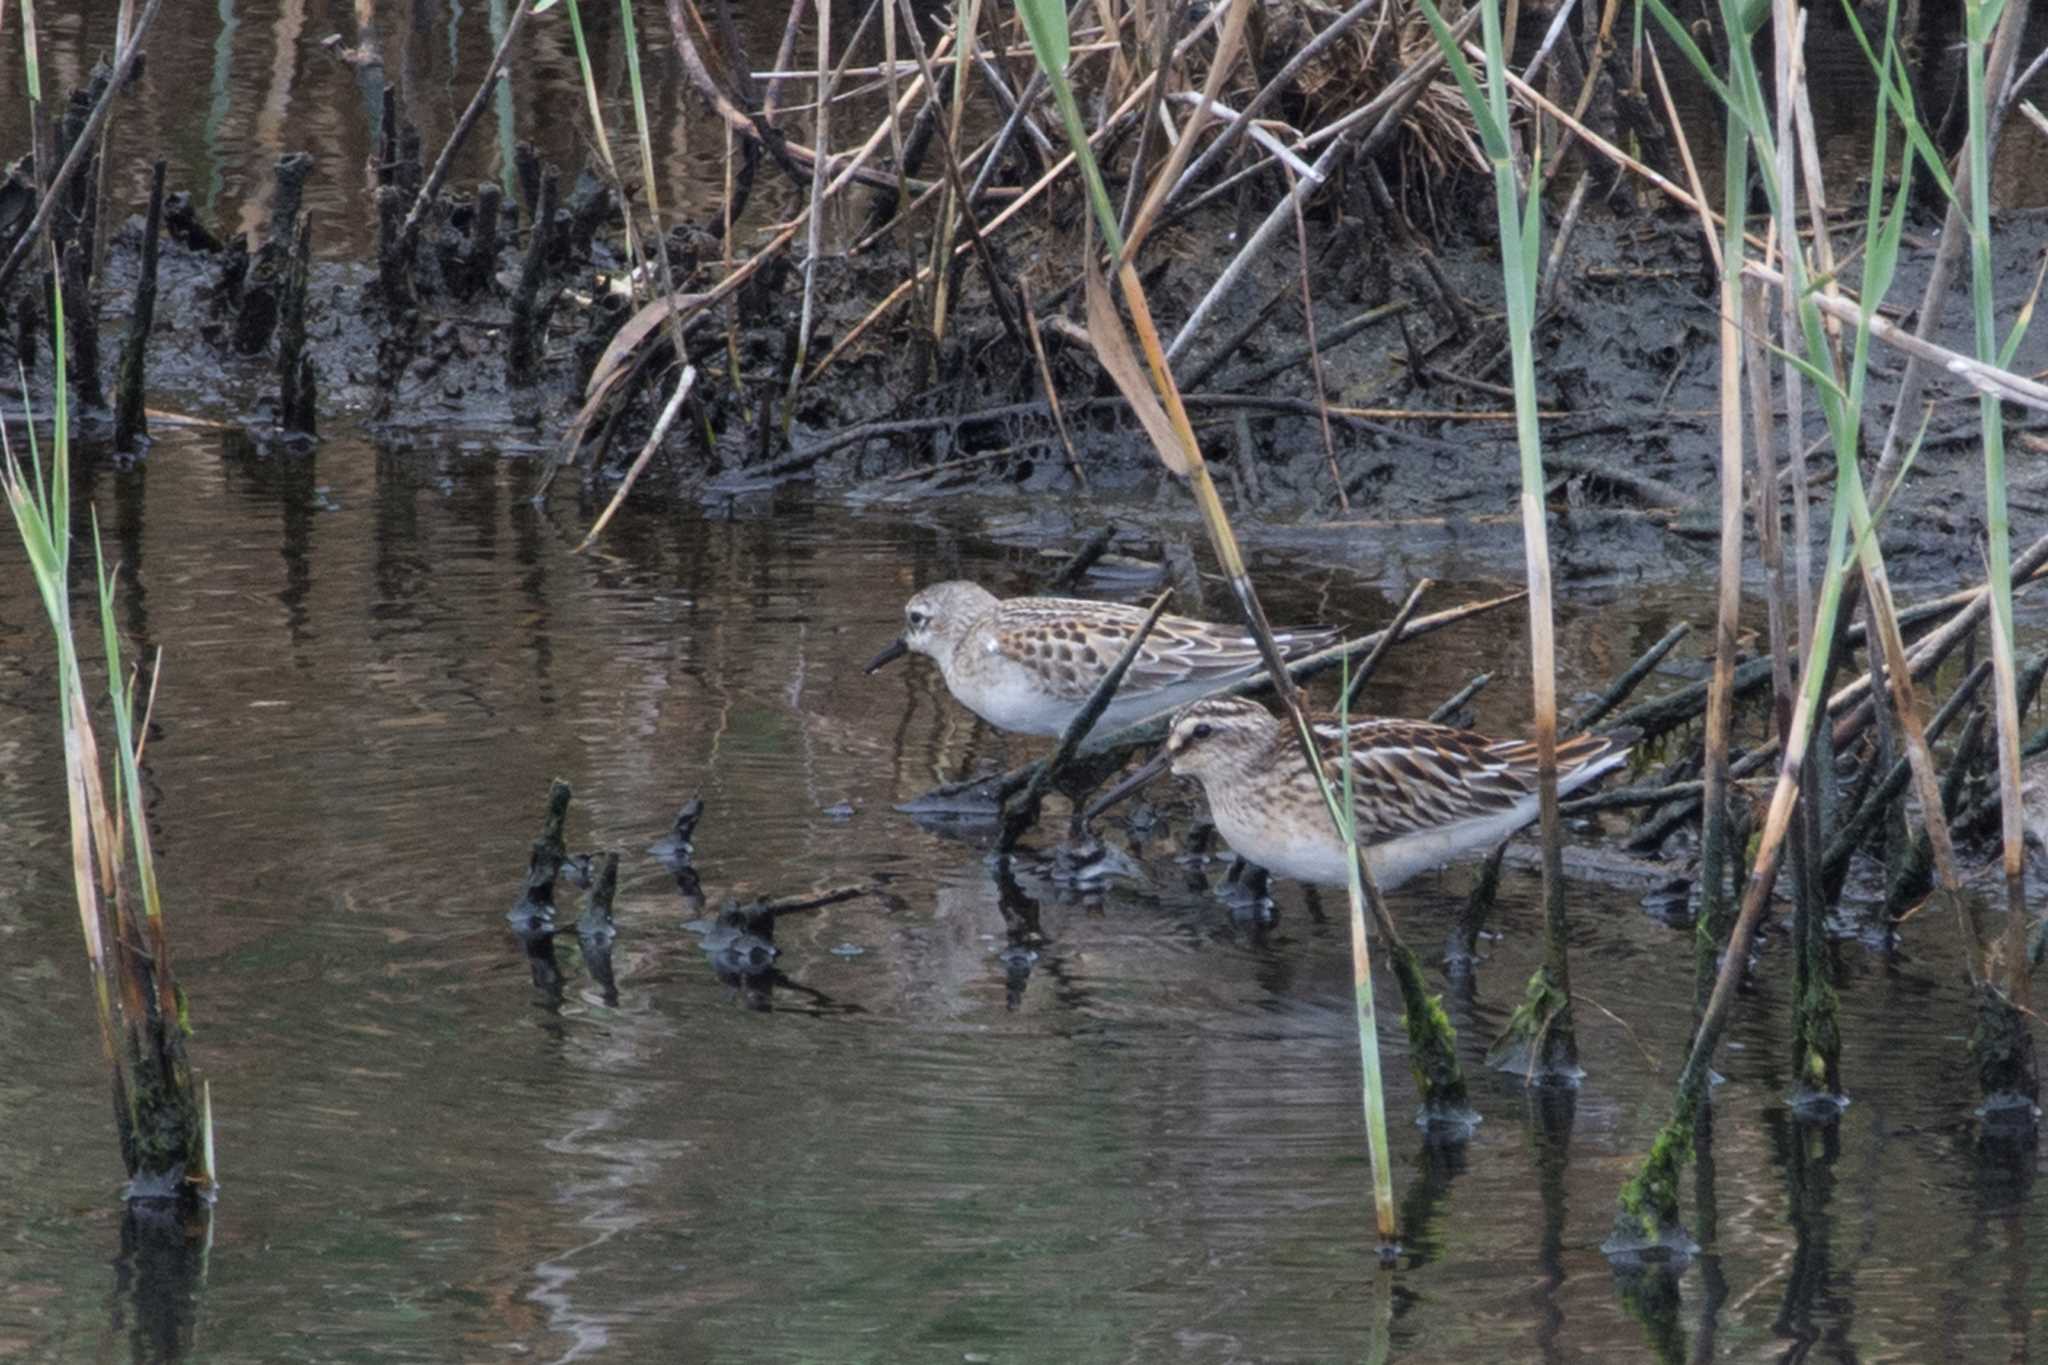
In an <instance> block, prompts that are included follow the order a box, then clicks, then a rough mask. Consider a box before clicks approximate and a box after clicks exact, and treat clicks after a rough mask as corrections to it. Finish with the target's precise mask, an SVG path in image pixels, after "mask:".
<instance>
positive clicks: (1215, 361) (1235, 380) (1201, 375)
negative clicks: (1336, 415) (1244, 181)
mask: <svg viewBox="0 0 2048 1365" xmlns="http://www.w3.org/2000/svg"><path fill="white" fill-rule="evenodd" d="M1274 301H1276V305H1278V303H1282V301H1286V291H1280V293H1276V295H1274ZM1411 307H1413V301H1411V299H1395V301H1391V303H1382V305H1378V307H1372V309H1366V311H1364V313H1360V315H1358V317H1348V319H1346V321H1341V323H1337V325H1335V327H1331V329H1329V336H1325V338H1321V350H1323V354H1329V352H1333V350H1335V348H1337V346H1343V344H1346V342H1350V340H1352V338H1354V336H1358V334H1360V332H1364V329H1366V327H1372V325H1374V323H1382V321H1386V319H1389V317H1397V315H1401V313H1405V311H1407V309H1411ZM1260 321H1264V317H1260ZM1247 336H1249V334H1247ZM1243 340H1245V338H1237V344H1243ZM1237 344H1233V346H1223V348H1219V350H1217V354H1214V356H1212V358H1210V360H1206V362H1202V366H1200V368H1196V372H1194V375H1190V377H1188V387H1190V389H1200V387H1202V385H1204V383H1206V381H1208V377H1210V375H1214V372H1217V366H1221V364H1223V362H1225V360H1227V358H1229V356H1231V352H1235V350H1237ZM1309 354H1311V352H1309V348H1307V346H1303V348H1298V350H1290V352H1288V354H1284V356H1278V358H1274V360H1268V362H1266V364H1262V366H1260V368H1255V370H1249V372H1245V375H1229V377H1225V387H1227V389H1257V387H1260V385H1264V383H1266V381H1268V379H1274V377H1278V375H1286V372H1288V370H1292V368H1294V366H1296V364H1300V362H1303V360H1307V358H1309ZM1352 411H1362V409H1352ZM1507 415H1509V417H1511V415H1513V413H1507Z"/></svg>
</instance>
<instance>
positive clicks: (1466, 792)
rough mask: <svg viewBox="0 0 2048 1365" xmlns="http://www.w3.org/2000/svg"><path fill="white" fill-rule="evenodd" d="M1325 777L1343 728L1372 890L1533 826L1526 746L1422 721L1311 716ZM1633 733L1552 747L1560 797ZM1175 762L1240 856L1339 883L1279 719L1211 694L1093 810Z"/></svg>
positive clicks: (1340, 850)
mask: <svg viewBox="0 0 2048 1365" xmlns="http://www.w3.org/2000/svg"><path fill="white" fill-rule="evenodd" d="M1310 723H1311V724H1312V725H1313V726H1314V728H1315V732H1316V741H1317V743H1318V744H1319V745H1320V746H1321V749H1322V753H1323V757H1324V759H1325V760H1326V762H1327V764H1328V771H1329V773H1330V777H1331V780H1332V781H1338V782H1341V781H1342V780H1343V777H1344V773H1343V770H1342V767H1341V764H1342V762H1343V755H1344V751H1345V749H1346V747H1347V737H1346V734H1345V732H1346V730H1347V728H1348V730H1349V732H1350V734H1349V738H1348V747H1349V749H1350V752H1351V774H1350V775H1351V786H1352V806H1353V809H1354V810H1355V811H1356V812H1357V819H1358V837H1359V840H1360V842H1361V843H1363V844H1364V845H1365V860H1366V865H1367V866H1369V867H1370V868H1371V869H1372V874H1373V880H1374V881H1376V882H1377V883H1378V884H1379V887H1380V889H1381V890H1383V891H1385V890H1391V889H1392V888H1394V887H1396V886H1399V885H1400V884H1401V883H1402V882H1405V881H1407V880H1408V879H1409V878H1410V877H1413V876H1414V875H1415V874H1417V873H1418V872H1422V871H1424V870H1426V869H1428V868H1432V867H1436V866H1439V865H1441V864H1443V863H1448V862H1452V861H1455V860H1457V859H1459V858H1462V857H1466V856H1469V855H1471V854H1474V853H1477V852H1479V851H1480V850H1482V849H1486V848H1490V847H1491V846H1492V845H1493V844H1495V843H1497V842H1499V841H1500V840H1502V839H1504V838H1506V837H1507V836H1508V835H1510V834H1512V833H1514V832H1515V831H1516V830H1518V829H1520V828H1521V827H1522V826H1523V825H1526V824H1528V823H1529V821H1531V820H1533V819H1535V818H1536V801H1537V795H1536V745H1535V742H1534V741H1533V740H1526V739H1488V738H1486V737H1485V736H1484V735H1476V734H1473V733H1472V732H1471V731H1469V730H1459V729H1455V728H1453V727H1451V726H1448V725H1435V724H1432V723H1430V722H1428V721H1419V720H1377V719H1375V720H1364V719H1361V720H1354V721H1351V722H1350V723H1349V725H1348V727H1347V726H1346V724H1345V723H1344V722H1342V721H1340V720H1338V719H1337V718H1336V717H1334V716H1327V715H1325V716H1312V717H1311V718H1310ZM1634 742H1635V736H1634V735H1632V734H1628V733H1616V734H1608V735H1576V736H1574V737H1572V738H1571V739H1567V740H1563V741H1561V742H1560V743H1559V744H1558V746H1557V789H1558V793H1559V795H1563V794H1564V793H1566V792H1571V791H1575V790H1577V789H1578V788H1580V787H1583V786H1585V785H1586V784H1587V783H1588V782H1591V781H1593V780H1594V779H1595V778H1597V777H1599V776H1600V775H1601V774H1602V773H1605V772H1608V771H1610V770H1611V769H1613V768H1616V767H1618V766H1620V765H1621V764H1622V763H1623V762H1625V761H1626V760H1627V758H1628V749H1629V745H1631V744H1632V743H1634ZM1168 767H1171V768H1172V770H1173V771H1174V772H1175V773H1177V774H1182V775H1186V776H1190V777H1195V778H1198V779H1200V781H1201V783H1202V791H1203V794H1204V795H1206V796H1207V797H1208V799H1209V811H1210V814H1211V815H1212V816H1213V817H1214V819H1215V821H1216V830H1217V832H1218V833H1220V834H1221V835H1222V836H1223V837H1224V839H1225V840H1226V841H1228V842H1229V844H1230V846H1231V848H1232V849H1234V850H1235V851H1236V852H1237V853H1238V854H1239V855H1240V856H1242V857H1243V858H1244V859H1245V860H1246V861H1248V862H1252V863H1256V864H1258V865H1259V866H1260V867H1263V868H1265V869H1266V870H1267V871H1269V872H1272V873H1275V874H1277V875H1279V876H1282V877H1293V878H1296V879H1298V880H1300V881H1305V882H1313V883H1315V884H1317V885H1320V886H1342V885H1345V884H1346V883H1347V882H1348V881H1349V880H1350V867H1349V865H1348V864H1347V861H1346V856H1345V850H1344V845H1343V843H1342V842H1341V841H1340V840H1339V839H1338V837H1337V831H1336V829H1335V827H1334V826H1333V825H1332V824H1331V822H1330V815H1329V811H1328V810H1327V809H1326V808H1325V806H1324V805H1323V798H1322V793H1321V792H1320V790H1318V788H1317V786H1316V781H1315V778H1314V777H1313V776H1312V775H1311V774H1310V773H1309V770H1308V764H1306V763H1305V762H1303V761H1302V756H1301V749H1300V746H1299V743H1298V741H1297V740H1296V739H1295V737H1294V735H1293V734H1291V733H1290V732H1289V730H1288V728H1287V725H1286V723H1285V722H1283V721H1282V720H1280V719H1279V718H1277V717H1275V716H1274V715H1272V714H1271V713H1270V712H1268V711H1267V710H1266V709H1265V708H1264V707H1262V706H1259V705H1257V704H1255V703H1253V702H1249V701H1245V700H1243V699H1242V698H1239V697H1213V698H1210V699H1208V700H1204V701H1198V702H1195V703H1194V704H1192V705H1190V706H1188V707H1187V708H1186V709H1184V710H1183V711H1181V713H1180V714H1179V715H1177V716H1175V717H1174V718H1173V725H1172V728H1171V729H1170V730H1169V731H1168V733H1167V737H1166V743H1165V744H1164V745H1163V746H1161V748H1160V750H1159V753H1158V754H1157V756H1155V757H1154V758H1153V759H1152V760H1151V761H1150V762H1149V763H1147V764H1146V765H1145V766H1144V767H1142V768H1140V769H1139V770H1138V771H1137V772H1135V773H1133V774H1132V775H1131V776H1130V777H1129V778H1127V779H1126V780H1125V781H1123V782H1121V783H1119V784H1118V785H1117V786H1116V787H1115V788H1113V789H1111V790H1110V791H1108V792H1106V793H1104V794H1103V796H1102V797H1101V799H1099V800H1098V801H1096V803H1095V804H1094V805H1093V806H1092V807H1090V808H1089V811H1088V817H1089V818H1090V819H1092V818H1094V817H1095V816H1096V815H1097V814H1099V813H1101V812H1102V811H1103V810H1105V809H1106V808H1108V807H1109V806H1111V805H1114V804H1115V803H1116V802H1118V801H1120V800H1122V799H1123V798H1124V797H1125V796H1127V795H1129V794H1130V793H1131V792H1134V791H1136V790H1137V789H1138V788H1139V787H1142V786H1144V785H1145V784H1146V783H1147V782H1150V781H1151V780H1152V779H1153V778H1155V777H1157V776H1158V775H1159V774H1160V773H1161V772H1162V771H1164V770H1166V769H1167V768H1168Z"/></svg>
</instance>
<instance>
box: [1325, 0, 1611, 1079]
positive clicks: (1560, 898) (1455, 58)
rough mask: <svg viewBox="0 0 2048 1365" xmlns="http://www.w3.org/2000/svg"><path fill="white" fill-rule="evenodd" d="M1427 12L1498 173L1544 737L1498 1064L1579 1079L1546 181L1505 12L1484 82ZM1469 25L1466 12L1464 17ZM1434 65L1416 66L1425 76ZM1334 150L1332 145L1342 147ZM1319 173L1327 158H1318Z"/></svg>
mask: <svg viewBox="0 0 2048 1365" xmlns="http://www.w3.org/2000/svg"><path fill="white" fill-rule="evenodd" d="M1422 8H1423V12H1424V14H1425V16H1426V17H1427V19H1428V21H1429V26H1430V30H1431V32H1432V33H1433V35H1434V36H1435V38H1436V49H1437V50H1436V53H1435V55H1436V56H1438V57H1440V58H1442V59H1443V60H1444V61H1445V62H1447V63H1448V65H1449V66H1450V68H1451V72H1452V75H1454V76H1455V77H1456V78H1457V82H1458V87H1459V90H1460V91H1461V92H1462V93H1463V94H1464V96H1465V102H1466V104H1467V106H1468V107H1469V108H1470V109H1471V112H1472V118H1473V122H1474V123H1475V124H1476V125H1477V126H1478V130H1479V140H1480V143H1481V145H1482V146H1483V148H1484V150H1485V153H1486V159H1487V161H1488V163H1489V164H1490V165H1491V167H1492V170H1493V185H1494V210H1495V216H1496V219H1497V221H1498V226H1499V232H1500V261H1501V283H1502V292H1503V294H1504V295H1505V299H1506V303H1507V335H1508V354H1509V361H1510V367H1511V368H1510V373H1511V374H1512V376H1513V380H1514V397H1515V445H1516V449H1517V452H1518V453H1519V455H1520V461H1519V464H1520V472H1521V499H1520V508H1521V517H1522V557H1523V567H1524V571H1525V575H1526V578H1527V581H1528V584H1529V673H1530V684H1531V687H1530V690H1531V693H1532V696H1531V701H1532V708H1533V713H1534V714H1533V716H1532V718H1531V719H1532V727H1531V728H1532V729H1533V730H1534V732H1535V741H1536V791H1537V809H1538V811H1539V815H1538V825H1539V827H1540V829H1541V836H1542V841H1543V920H1544V960H1543V965H1542V966H1541V967H1539V968H1538V969H1537V971H1536V973H1534V974H1533V975H1532V976H1531V978H1530V981H1529V989H1528V993H1527V995H1526V997H1525V998H1524V1001H1523V1004H1522V1006H1521V1007H1520V1008H1518V1009H1517V1010H1516V1011H1515V1014H1514V1016H1513V1018H1511V1019H1510V1021H1509V1025H1508V1033H1507V1035H1506V1036H1504V1037H1503V1038H1502V1039H1501V1040H1500V1041H1499V1042H1497V1043H1496V1044H1495V1045H1494V1052H1493V1056H1492V1058H1490V1060H1493V1061H1494V1064H1496V1065H1500V1064H1501V1063H1502V1062H1503V1061H1506V1060H1507V1059H1508V1058H1509V1057H1510V1055H1511V1053H1512V1051H1513V1048H1514V1046H1515V1044H1516V1042H1517V1041H1518V1042H1519V1044H1520V1045H1522V1046H1523V1047H1525V1048H1526V1049H1527V1051H1526V1057H1527V1067H1528V1074H1529V1075H1530V1076H1531V1077H1532V1078H1534V1077H1536V1076H1537V1075H1538V1074H1539V1073H1548V1074H1554V1075H1557V1076H1571V1077H1576V1076H1577V1074H1578V1070H1579V1068H1578V1037H1577V1032H1576V1030H1575V1029H1574V1027H1573V1020H1572V999H1571V964H1570V950H1569V940H1570V925H1569V922H1568V919H1567V916H1566V911H1565V898H1564V852H1563V848H1564V830H1563V825H1562V823H1561V821H1560V819H1559V815H1558V809H1557V642H1556V633H1555V632H1556V626H1555V609H1554V607H1553V605H1552V601H1551V583H1550V533H1549V527H1548V520H1547V516H1548V514H1547V509H1546V506H1545V488H1546V480H1545V478H1544V471H1543V435H1542V429H1541V426H1540V423H1539V421H1538V413H1539V404H1538V402H1537V396H1536V349H1535V348H1536V290H1537V284H1538V268H1539V265H1540V262H1541V244H1542V223H1543V215H1542V200H1543V177H1542V167H1541V162H1540V159H1539V160H1538V161H1537V162H1536V163H1535V164H1532V165H1531V167H1530V169H1529V172H1528V183H1527V184H1526V185H1524V184H1523V183H1522V179H1521V173H1520V169H1519V166H1518V162H1519V158H1518V156H1517V154H1516V149H1515V146H1514V142H1513V138H1512V135H1511V129H1510V126H1509V113H1508V98H1507V86H1506V82H1505V72H1506V67H1507V57H1508V49H1509V44H1508V40H1507V39H1506V37H1505V36H1504V35H1503V33H1502V29H1501V14H1500V7H1499V6H1498V5H1494V4H1484V5H1482V6H1480V11H1479V17H1480V33H1481V39H1482V44H1483V47H1484V61H1485V65H1486V71H1485V78H1484V85H1483V87H1482V85H1481V83H1480V81H1479V80H1478V79H1477V78H1475V77H1474V75H1473V72H1472V69H1471V67H1470V66H1469V65H1468V64H1467V63H1466V61H1465V58H1464V55H1463V53H1462V52H1461V50H1460V47H1459V39H1458V37H1457V35H1456V34H1455V33H1454V32H1453V31H1452V29H1451V27H1450V26H1449V25H1448V24H1446V23H1445V22H1444V18H1443V16H1442V14H1440V13H1439V12H1438V10H1437V7H1436V6H1435V4H1433V3H1431V0H1423V4H1422ZM1467 17H1469V16H1467ZM1424 65H1426V62H1418V63H1416V66H1417V67H1418V68H1420V67H1422V66H1424ZM1335 145H1336V144H1335V142H1333V143H1332V146H1333V147H1334V146H1335ZM1317 164H1318V166H1319V167H1320V166H1321V164H1322V163H1321V161H1320V160H1318V163H1317Z"/></svg>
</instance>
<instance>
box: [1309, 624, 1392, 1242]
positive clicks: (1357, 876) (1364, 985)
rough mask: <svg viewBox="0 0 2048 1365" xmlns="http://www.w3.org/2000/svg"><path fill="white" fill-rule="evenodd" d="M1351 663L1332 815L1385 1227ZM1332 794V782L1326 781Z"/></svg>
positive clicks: (1387, 1201) (1369, 1144) (1382, 1110)
mask: <svg viewBox="0 0 2048 1365" xmlns="http://www.w3.org/2000/svg"><path fill="white" fill-rule="evenodd" d="M1350 672H1351V661H1350V659H1349V658H1346V659H1345V661H1344V674H1345V677H1344V685H1343V689H1342V691H1341V692H1339V694H1338V695H1339V696H1340V697H1342V698H1343V700H1342V702H1341V703H1340V704H1339V707H1340V709H1339V710H1338V713H1337V724H1338V726H1339V727H1340V729H1341V732H1342V734H1343V736H1344V762H1343V768H1342V771H1343V773H1344V799H1343V801H1342V802H1341V803H1338V802H1332V803H1331V810H1330V816H1331V818H1332V819H1333V820H1335V821H1336V823H1337V830H1338V832H1339V833H1340V834H1342V835H1343V837H1344V847H1345V848H1346V849H1347V850H1348V851H1349V852H1350V854H1351V857H1350V859H1349V863H1350V866H1349V868H1348V869H1347V871H1348V874H1349V875H1348V880H1347V882H1346V886H1345V890H1346V892H1347V893H1348V895H1349V899H1350V910H1351V996H1352V1008H1353V1010H1354V1012H1355V1013H1356V1015H1357V1019H1358V1057H1359V1064H1360V1067H1361V1068H1362V1070H1363V1073H1364V1084H1363V1085H1362V1086H1361V1087H1360V1089H1361V1091H1362V1095H1363V1103H1364V1106H1365V1142H1366V1148H1367V1150H1368V1151H1369V1152H1370V1153H1371V1154H1372V1199H1373V1209H1374V1213H1375V1216H1376V1218H1377V1220H1378V1223H1379V1226H1380V1227H1381V1228H1382V1229H1386V1228H1392V1227H1395V1226H1396V1222H1395V1216H1394V1166H1393V1158H1392V1156H1391V1155H1390V1152H1389V1149H1388V1145H1387V1096H1386V1085H1385V1082H1384V1081H1383V1080H1382V1079H1381V1077H1380V1049H1379V1037H1380V1027H1379V1012H1378V1008H1377V1007H1376V1006H1375V1004H1374V1002H1373V993H1372V949H1371V947H1370V945H1369V944H1368V942H1367V940H1366V936H1365V880H1364V876H1363V873H1362V871H1361V869H1362V868H1363V867H1364V866H1365V860H1364V859H1363V858H1361V857H1360V856H1359V855H1358V806H1357V804H1356V795H1355V793H1354V791H1353V789H1352V788H1353V784H1352V778H1353V773H1354V771H1355V770H1354V769H1353V768H1352V765H1351V679H1350ZM1323 786H1324V791H1325V792H1326V793H1327V792H1328V790H1329V784H1328V783H1327V782H1325V783H1324V784H1323Z"/></svg>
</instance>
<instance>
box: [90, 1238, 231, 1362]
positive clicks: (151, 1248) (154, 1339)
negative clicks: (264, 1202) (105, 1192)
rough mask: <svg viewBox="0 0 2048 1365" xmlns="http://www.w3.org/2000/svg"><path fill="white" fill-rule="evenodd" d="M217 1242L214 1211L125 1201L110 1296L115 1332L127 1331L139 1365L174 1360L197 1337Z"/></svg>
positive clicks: (189, 1350) (124, 1333) (184, 1353)
mask: <svg viewBox="0 0 2048 1365" xmlns="http://www.w3.org/2000/svg"><path fill="white" fill-rule="evenodd" d="M212 1246H213V1215H212V1212H211V1211H210V1210H205V1209H202V1210H200V1211H198V1212H197V1213H196V1214H187V1213H185V1212H183V1211H180V1210H179V1209H177V1208H176V1207H175V1206H172V1205H169V1204H165V1203H160V1202H157V1201H139V1202H136V1203H131V1204H129V1205H127V1206H126V1208H125V1209H124V1210H123V1212H122V1217H121V1251H120V1254H119V1255H118V1256H117V1257H115V1259H114V1293H113V1297H112V1300H111V1310H112V1327H113V1331H114V1333H115V1335H116V1336H117V1337H118V1336H126V1338H127V1340H128V1358H129V1359H130V1360H131V1361H134V1362H137V1365H171V1362H174V1361H178V1360H183V1359H186V1358H187V1357H188V1356H189V1355H190V1354H191V1353H192V1351H193V1348H194V1347H195V1345H196V1344H197V1342H198V1336H199V1331H198V1327H199V1318H200V1310H201V1307H202V1304H203V1299H204V1295H205V1290H206V1262H207V1256H208V1254H209V1253H210V1251H211V1250H212Z"/></svg>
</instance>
